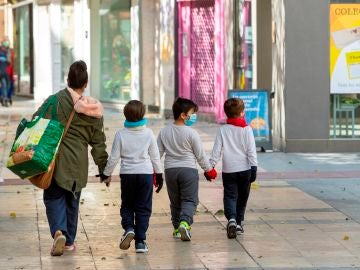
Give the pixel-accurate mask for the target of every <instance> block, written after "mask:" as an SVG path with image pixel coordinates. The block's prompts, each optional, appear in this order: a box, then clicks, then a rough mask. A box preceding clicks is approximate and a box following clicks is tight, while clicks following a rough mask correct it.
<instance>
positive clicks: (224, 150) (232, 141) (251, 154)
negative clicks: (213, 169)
mask: <svg viewBox="0 0 360 270" xmlns="http://www.w3.org/2000/svg"><path fill="white" fill-rule="evenodd" d="M221 154H223V159H222V166H223V168H222V171H223V172H224V173H233V172H241V171H246V170H249V169H250V167H251V166H257V154H256V145H255V139H254V133H253V131H252V129H251V127H249V126H247V127H244V128H242V127H236V126H233V125H224V126H222V127H221V128H220V129H219V131H218V133H217V135H216V138H215V143H214V147H213V151H212V153H211V157H210V163H211V165H212V166H215V165H216V163H218V161H219V160H220V158H221Z"/></svg>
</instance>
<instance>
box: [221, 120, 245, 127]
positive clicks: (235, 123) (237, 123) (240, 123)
mask: <svg viewBox="0 0 360 270" xmlns="http://www.w3.org/2000/svg"><path fill="white" fill-rule="evenodd" d="M226 123H227V124H229V125H233V126H236V127H242V128H244V127H247V124H246V121H245V118H244V117H238V118H228V119H226Z"/></svg>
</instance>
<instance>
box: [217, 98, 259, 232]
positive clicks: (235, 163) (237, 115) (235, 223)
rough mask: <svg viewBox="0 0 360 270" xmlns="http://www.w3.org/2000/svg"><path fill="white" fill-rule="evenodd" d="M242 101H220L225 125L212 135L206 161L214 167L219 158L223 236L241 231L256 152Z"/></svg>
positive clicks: (242, 230)
mask: <svg viewBox="0 0 360 270" xmlns="http://www.w3.org/2000/svg"><path fill="white" fill-rule="evenodd" d="M244 108H245V105H244V102H243V101H242V100H241V99H239V98H230V99H228V100H226V101H225V103H224V111H225V114H226V116H227V121H226V123H227V125H224V126H222V127H221V128H220V129H219V131H218V133H217V135H216V139H215V143H214V147H213V151H212V154H211V157H210V163H211V165H212V166H213V167H215V165H216V163H217V162H218V161H219V159H220V158H221V153H223V159H222V166H223V168H222V179H223V186H224V214H225V217H226V218H227V220H228V224H227V236H228V238H236V235H237V234H241V233H243V232H244V229H243V224H242V222H243V221H244V215H245V209H246V204H247V201H248V198H249V194H250V186H251V183H252V182H254V181H255V180H256V171H257V155H256V146H255V139H254V134H253V130H252V129H251V127H249V126H248V125H247V124H246V121H245V119H244Z"/></svg>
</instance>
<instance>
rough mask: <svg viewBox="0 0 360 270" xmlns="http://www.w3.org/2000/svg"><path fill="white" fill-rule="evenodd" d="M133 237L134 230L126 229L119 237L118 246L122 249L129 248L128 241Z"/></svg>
mask: <svg viewBox="0 0 360 270" xmlns="http://www.w3.org/2000/svg"><path fill="white" fill-rule="evenodd" d="M134 237H135V232H134V230H133V229H128V230H126V231H125V232H124V234H123V236H122V237H121V239H120V245H119V248H120V249H123V250H127V249H129V247H130V243H131V241H132V240H133V239H134Z"/></svg>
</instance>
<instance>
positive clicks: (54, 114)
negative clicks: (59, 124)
mask: <svg viewBox="0 0 360 270" xmlns="http://www.w3.org/2000/svg"><path fill="white" fill-rule="evenodd" d="M56 102H57V98H56V96H55V95H52V96H50V97H49V99H48V101H47V102H46V104H45V105H44V107H43V108H42V109H41V111H40V112H39V114H38V115H37V116H36V118H35V119H34V120H32V121H30V122H27V123H26V127H28V128H31V127H33V126H35V125H36V123H37V122H39V120H40V119H41V118H44V116H45V114H46V112H47V111H48V109H49V107H50V106H51V107H52V110H51V119H53V120H57V121H58V117H57V104H56Z"/></svg>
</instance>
